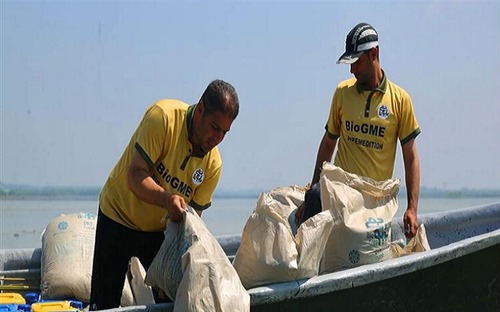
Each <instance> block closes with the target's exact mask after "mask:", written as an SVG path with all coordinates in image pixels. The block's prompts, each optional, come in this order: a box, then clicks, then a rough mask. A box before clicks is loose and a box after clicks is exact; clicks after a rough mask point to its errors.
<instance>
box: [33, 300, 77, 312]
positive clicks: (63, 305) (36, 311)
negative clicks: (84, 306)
mask: <svg viewBox="0 0 500 312" xmlns="http://www.w3.org/2000/svg"><path fill="white" fill-rule="evenodd" d="M49 311H70V312H76V311H80V310H78V309H77V308H74V307H72V306H71V303H70V302H69V301H45V302H37V303H33V304H32V305H31V312H49Z"/></svg>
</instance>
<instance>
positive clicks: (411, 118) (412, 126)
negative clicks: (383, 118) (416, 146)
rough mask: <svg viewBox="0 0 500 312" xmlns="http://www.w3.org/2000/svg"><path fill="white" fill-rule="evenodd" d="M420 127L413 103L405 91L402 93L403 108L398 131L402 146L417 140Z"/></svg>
mask: <svg viewBox="0 0 500 312" xmlns="http://www.w3.org/2000/svg"><path fill="white" fill-rule="evenodd" d="M420 132H421V131H420V127H419V125H418V122H417V117H416V116H415V111H414V110H413V103H412V101H411V98H410V96H409V95H408V93H406V92H405V91H402V97H401V107H400V122H399V129H398V138H399V140H400V141H401V145H404V144H405V143H407V142H408V141H410V140H411V139H414V138H416V137H417V136H418V135H419V134H420Z"/></svg>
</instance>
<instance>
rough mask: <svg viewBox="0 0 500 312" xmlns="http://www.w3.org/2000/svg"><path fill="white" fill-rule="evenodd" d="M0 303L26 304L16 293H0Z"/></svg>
mask: <svg viewBox="0 0 500 312" xmlns="http://www.w3.org/2000/svg"><path fill="white" fill-rule="evenodd" d="M0 303H11V304H26V300H25V299H24V297H23V296H22V295H20V294H18V293H0Z"/></svg>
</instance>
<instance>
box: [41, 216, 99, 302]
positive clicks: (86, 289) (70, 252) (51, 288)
mask: <svg viewBox="0 0 500 312" xmlns="http://www.w3.org/2000/svg"><path fill="white" fill-rule="evenodd" d="M96 223H97V218H96V216H95V215H93V214H90V213H83V212H80V213H75V214H69V215H60V216H59V217H56V218H54V219H52V220H51V221H50V222H49V224H48V225H47V227H46V229H45V231H44V233H43V235H42V259H41V262H42V263H41V264H42V272H41V279H42V283H41V297H42V298H43V299H64V298H70V297H74V298H76V299H78V300H81V301H84V302H89V300H90V281H91V277H92V261H93V255H94V238H95V227H96Z"/></svg>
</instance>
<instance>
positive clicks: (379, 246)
mask: <svg viewBox="0 0 500 312" xmlns="http://www.w3.org/2000/svg"><path fill="white" fill-rule="evenodd" d="M399 186H400V182H399V179H388V180H384V181H375V180H373V179H370V178H367V177H363V176H359V175H355V174H351V173H348V172H346V171H344V170H343V169H341V168H339V167H337V166H335V165H333V164H331V163H329V162H325V163H324V164H323V169H322V171H321V174H320V187H321V204H322V208H323V210H330V211H331V212H332V213H333V215H334V218H335V220H336V221H335V225H334V227H333V229H332V231H331V233H330V238H329V239H328V242H327V244H326V248H325V253H324V256H323V260H322V265H321V273H327V272H333V271H336V270H340V269H345V268H351V267H356V266H359V265H362V264H369V263H376V262H380V261H384V260H387V259H391V258H392V257H393V255H392V252H391V249H390V248H389V247H390V242H391V221H392V219H393V217H394V215H395V214H396V212H397V210H398V192H399Z"/></svg>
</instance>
